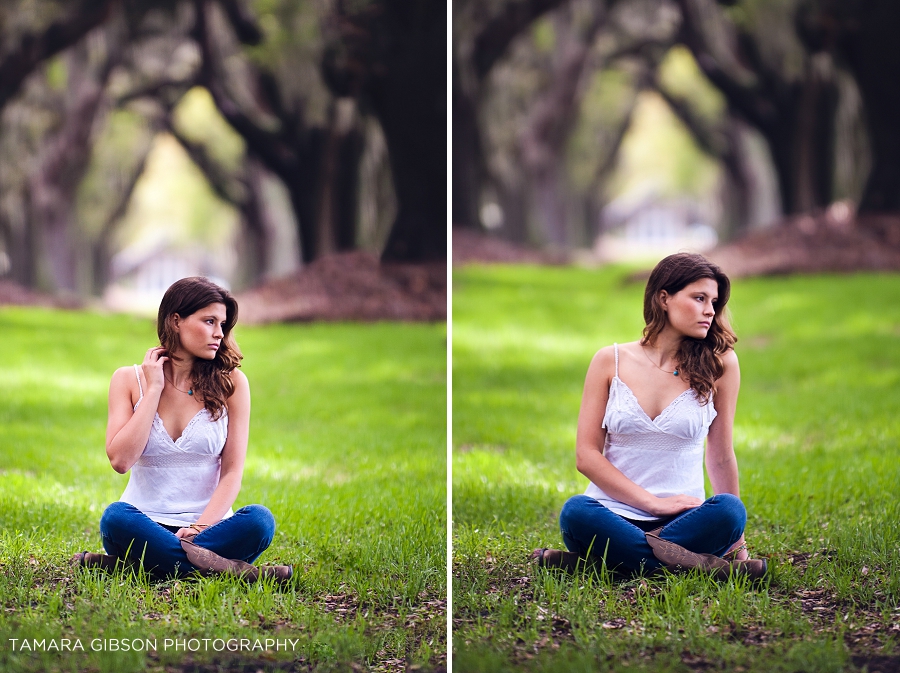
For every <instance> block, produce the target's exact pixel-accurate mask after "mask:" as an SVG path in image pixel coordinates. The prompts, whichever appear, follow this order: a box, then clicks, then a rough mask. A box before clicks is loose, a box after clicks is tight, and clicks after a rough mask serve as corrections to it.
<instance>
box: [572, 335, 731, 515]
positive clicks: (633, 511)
mask: <svg viewBox="0 0 900 673" xmlns="http://www.w3.org/2000/svg"><path fill="white" fill-rule="evenodd" d="M613 347H614V348H615V353H616V375H615V376H614V377H613V379H612V383H610V386H609V401H608V402H607V403H606V415H605V416H604V417H603V427H604V428H606V430H607V432H606V443H605V445H604V448H603V455H604V456H606V458H607V460H609V462H610V463H612V464H613V466H615V467H616V468H617V469H618V470H619V471H620V472H622V474H624V475H625V476H626V477H628V478H629V479H630V480H631V481H633V482H634V483H635V484H637V485H638V486H640V487H642V488H644V489H646V490H647V491H649V492H650V493H652V494H653V495H656V496H659V497H662V498H665V497H668V496H671V495H678V494H679V493H684V494H685V495H692V496H695V497H697V498H700V499H701V500H702V499H704V488H703V440H704V439H705V438H706V435H707V433H708V432H709V426H710V424H711V423H712V422H713V419H715V417H716V409H715V407H714V405H713V403H712V400H711V399H710V401H709V403H707V404H700V400H699V399H698V398H697V393H696V391H695V390H694V389H693V388H688V389H687V390H685V391H684V392H683V393H681V395H679V396H678V397H676V398H675V399H674V400H672V402H671V403H670V404H669V406H667V407H666V408H665V409H663V410H662V413H660V415H659V416H657V417H656V418H653V419H651V418H650V417H649V416H647V414H646V413H645V412H644V410H643V409H642V408H641V405H639V404H638V401H637V397H635V395H634V393H633V392H632V391H631V388H629V387H628V386H627V385H625V382H624V381H622V379H620V378H619V344H614V346H613ZM584 493H585V495H588V496H590V497H592V498H595V499H596V500H598V501H599V502H600V503H602V504H603V505H605V506H606V507H607V508H609V509H610V510H612V511H613V512H615V513H616V514H619V515H621V516H624V517H627V518H629V519H637V520H641V521H650V520H653V519H658V518H659V517H657V516H654V515H653V514H650V513H649V512H645V511H644V510H642V509H638V508H637V507H632V506H631V505H627V504H625V503H623V502H619V501H618V500H615V499H614V498H612V497H610V496H608V495H607V494H606V493H604V492H603V490H602V489H600V488H599V487H598V486H597V485H595V484H594V483H591V484H589V485H588V487H587V490H586V491H585V492H584Z"/></svg>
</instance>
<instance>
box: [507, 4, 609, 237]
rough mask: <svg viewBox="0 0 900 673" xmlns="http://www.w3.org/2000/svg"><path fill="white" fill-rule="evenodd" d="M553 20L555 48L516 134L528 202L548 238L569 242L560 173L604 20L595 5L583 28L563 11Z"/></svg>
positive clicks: (562, 178)
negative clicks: (544, 79)
mask: <svg viewBox="0 0 900 673" xmlns="http://www.w3.org/2000/svg"><path fill="white" fill-rule="evenodd" d="M560 12H562V13H563V14H566V16H565V17H559V21H557V22H556V31H555V37H556V40H555V42H556V50H557V54H558V58H556V59H554V64H553V70H552V72H551V73H550V77H549V79H548V86H547V87H546V88H545V89H544V91H542V92H541V93H540V94H539V95H538V97H537V99H536V100H535V102H534V103H533V105H532V107H531V114H530V115H529V116H528V120H527V122H526V124H525V128H524V129H523V131H522V133H521V135H520V138H519V146H520V154H521V157H522V160H523V164H524V166H525V169H526V172H527V174H528V177H529V182H530V183H531V190H530V191H531V193H532V203H533V206H534V210H535V214H536V215H537V217H538V219H539V221H540V222H541V225H542V226H541V230H542V231H543V232H544V235H545V236H546V239H547V242H548V243H550V244H551V245H554V246H557V247H565V246H567V245H569V243H570V237H571V235H570V231H569V228H570V227H569V226H568V222H569V217H568V215H567V212H566V211H567V203H566V201H567V199H566V196H567V195H566V188H565V178H564V175H563V173H564V162H565V143H566V141H567V140H568V138H569V135H570V134H571V132H572V128H573V127H574V125H575V122H576V120H577V117H578V110H579V107H580V104H581V99H582V96H583V94H584V85H583V82H584V77H583V74H584V70H585V68H586V66H587V62H588V56H589V54H590V51H591V47H592V45H593V43H594V39H595V38H596V36H597V34H598V33H599V31H600V29H601V27H602V26H603V24H604V23H605V19H606V16H607V13H606V11H605V9H604V8H602V7H597V8H594V15H593V16H592V17H591V21H590V22H589V23H588V24H587V25H586V26H584V27H581V28H578V27H576V26H575V25H574V19H573V17H571V16H568V12H565V11H564V10H560Z"/></svg>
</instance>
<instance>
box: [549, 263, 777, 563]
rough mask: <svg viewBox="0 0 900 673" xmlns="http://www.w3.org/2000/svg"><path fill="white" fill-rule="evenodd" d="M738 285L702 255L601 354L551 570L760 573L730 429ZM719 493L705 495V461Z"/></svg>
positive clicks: (669, 280)
mask: <svg viewBox="0 0 900 673" xmlns="http://www.w3.org/2000/svg"><path fill="white" fill-rule="evenodd" d="M729 292H730V282H729V280H728V278H727V276H726V275H725V274H724V273H722V271H721V270H720V269H719V268H718V267H717V266H715V265H714V264H711V263H710V262H708V261H707V260H706V259H704V258H703V257H701V256H700V255H691V254H684V253H682V254H678V255H671V256H669V257H666V258H665V259H663V260H662V261H661V262H660V263H659V264H658V265H657V266H656V268H655V269H654V270H653V272H652V273H651V275H650V278H649V280H648V282H647V288H646V291H645V294H644V321H645V323H646V327H645V328H644V333H643V338H642V339H641V340H640V341H635V342H632V343H627V344H621V345H619V344H613V345H612V346H608V347H606V348H603V349H601V350H600V351H598V352H597V354H596V355H595V356H594V359H593V360H592V362H591V364H590V367H589V369H588V372H587V376H586V378H585V384H584V395H583V397H582V402H581V411H580V413H579V416H578V433H577V440H576V458H577V460H576V462H577V468H578V471H579V472H581V473H582V474H583V475H585V476H586V477H587V478H588V479H589V480H590V482H591V483H590V484H589V485H588V488H587V491H586V492H585V493H584V495H576V496H573V497H571V498H570V499H569V500H568V501H567V502H566V504H565V505H564V506H563V509H562V512H561V513H560V517H559V525H560V529H561V532H562V538H563V541H564V542H565V545H566V547H567V548H568V550H569V551H563V550H558V549H539V550H536V551H535V552H534V554H533V557H534V558H535V559H537V561H538V563H539V564H540V565H542V566H545V567H562V568H566V569H574V568H576V567H578V566H579V565H581V564H584V563H586V562H592V561H598V560H603V561H605V563H606V566H607V567H608V568H610V569H616V570H619V571H625V572H626V573H634V572H640V571H642V570H645V571H651V570H656V569H659V568H661V567H662V566H665V567H668V568H671V569H675V568H700V569H702V570H705V571H708V572H710V573H712V574H713V575H715V576H717V577H727V576H728V575H730V574H731V573H739V574H746V575H749V576H752V577H761V576H763V575H764V574H765V572H766V562H765V561H764V560H750V559H749V557H748V554H747V550H746V545H745V544H744V526H745V524H746V521H747V512H746V510H745V508H744V504H743V503H742V502H741V500H740V489H739V483H738V468H737V461H736V460H735V456H734V449H733V446H732V427H733V424H734V414H735V408H736V405H737V398H738V388H739V387H740V372H739V370H738V358H737V355H735V352H734V350H733V345H734V343H735V342H736V340H737V339H736V337H735V335H734V333H733V332H732V331H731V328H730V327H729V325H728V321H727V319H726V316H725V313H724V309H725V305H726V303H727V302H728V296H729ZM704 439H705V440H706V461H705V462H706V469H707V473H708V474H709V479H710V482H712V486H713V489H714V490H715V495H713V496H712V497H711V498H708V499H704V483H703V462H704V447H703V444H704Z"/></svg>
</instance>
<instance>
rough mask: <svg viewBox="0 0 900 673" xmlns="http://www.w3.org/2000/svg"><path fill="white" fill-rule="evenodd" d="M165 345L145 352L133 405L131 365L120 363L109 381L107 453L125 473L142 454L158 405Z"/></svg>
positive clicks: (162, 381)
mask: <svg viewBox="0 0 900 673" xmlns="http://www.w3.org/2000/svg"><path fill="white" fill-rule="evenodd" d="M165 352H166V351H165V349H164V348H159V347H157V348H151V349H150V350H148V351H147V354H146V355H145V356H144V362H143V364H142V365H141V371H142V372H143V374H144V381H146V384H145V386H144V397H143V399H142V400H141V403H140V405H139V406H138V408H137V409H135V408H134V402H133V401H132V394H131V391H132V390H133V387H134V383H135V373H134V367H121V368H119V369H117V370H116V371H115V373H114V374H113V377H112V380H111V381H110V383H109V415H108V417H107V421H106V456H107V457H108V458H109V463H110V465H112V468H113V469H114V470H115V471H116V472H118V473H119V474H125V473H126V472H128V470H130V469H131V468H132V466H133V465H134V464H135V463H136V462H137V461H138V458H140V457H141V454H142V453H143V452H144V447H146V446H147V440H148V439H149V438H150V427H151V426H152V425H153V418H154V417H155V416H156V410H157V408H158V407H159V396H160V395H162V391H163V386H164V385H165V378H164V375H163V368H162V367H163V363H164V362H165V361H166V360H168V358H167V357H165V355H163V354H164V353H165Z"/></svg>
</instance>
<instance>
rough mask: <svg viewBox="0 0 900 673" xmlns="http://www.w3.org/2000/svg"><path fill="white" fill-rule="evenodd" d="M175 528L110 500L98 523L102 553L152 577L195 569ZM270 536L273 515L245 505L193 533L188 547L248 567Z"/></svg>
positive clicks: (269, 542) (273, 526)
mask: <svg viewBox="0 0 900 673" xmlns="http://www.w3.org/2000/svg"><path fill="white" fill-rule="evenodd" d="M177 530H178V526H164V525H163V524H160V523H156V522H155V521H153V520H152V519H150V518H149V517H148V516H147V515H146V514H144V513H143V512H142V511H141V510H139V509H138V508H137V507H135V506H134V505H130V504H128V503H127V502H114V503H112V504H111V505H110V506H109V507H107V508H106V510H105V511H104V512H103V516H102V517H101V519H100V535H101V537H102V538H103V547H104V548H105V549H106V553H108V554H111V555H112V556H118V557H119V558H121V559H125V558H127V559H128V560H129V561H133V562H136V563H141V560H142V558H143V567H144V569H145V570H146V571H147V572H149V573H150V574H151V575H152V576H153V577H154V578H155V579H167V578H170V577H175V576H179V577H183V576H185V575H189V574H191V573H193V572H195V571H196V570H197V568H196V567H194V566H193V565H191V562H190V561H188V559H187V555H186V554H185V553H184V550H183V549H182V548H181V540H180V539H179V538H178V537H176V535H175V532H174V531H177ZM274 536H275V517H273V516H272V512H270V511H269V510H268V509H266V508H265V507H263V506H262V505H247V506H246V507H241V508H240V509H239V510H238V511H237V512H235V513H234V514H233V515H232V516H230V517H228V518H227V519H222V520H221V521H219V522H218V523H216V524H213V525H212V526H210V527H209V528H206V529H204V530H203V532H202V533H199V534H198V535H197V537H195V538H194V540H193V541H194V544H196V545H199V546H201V547H205V548H206V549H209V550H210V551H212V552H215V553H216V554H218V555H219V556H224V557H225V558H228V559H234V560H241V561H246V562H247V563H253V561H255V560H256V559H257V558H258V557H259V555H260V554H262V553H263V552H264V551H265V550H266V548H268V546H269V545H270V544H272V538H273V537H274Z"/></svg>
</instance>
